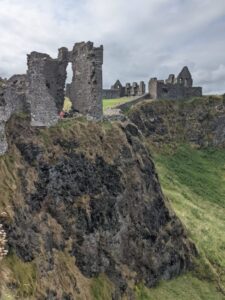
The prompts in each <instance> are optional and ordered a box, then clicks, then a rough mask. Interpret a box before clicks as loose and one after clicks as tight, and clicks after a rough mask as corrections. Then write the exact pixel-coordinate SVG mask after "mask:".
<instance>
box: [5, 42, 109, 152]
mask: <svg viewBox="0 0 225 300" xmlns="http://www.w3.org/2000/svg"><path fill="white" fill-rule="evenodd" d="M69 62H71V63H72V69H73V78H72V83H71V84H70V87H69V91H70V98H71V101H72V104H73V109H74V110H76V111H78V112H80V113H83V114H86V115H87V114H88V115H90V116H92V117H93V118H96V119H100V118H101V117H102V64H103V46H100V47H98V48H95V47H94V46H93V43H91V42H87V43H85V42H82V43H76V44H75V45H74V48H73V50H72V51H69V50H68V49H67V48H65V47H63V48H60V49H59V51H58V57H57V58H56V59H53V58H51V57H50V56H49V55H48V54H45V53H39V52H32V53H31V54H29V55H28V56H27V66H28V70H27V74H24V75H14V76H12V77H11V78H10V79H9V80H3V79H1V78H0V154H4V153H5V152H6V150H7V141H6V137H5V124H6V122H7V121H8V120H9V118H10V117H11V115H12V114H13V113H20V112H26V113H29V114H30V116H31V125H32V126H47V127H49V126H52V125H54V124H56V123H57V121H58V119H59V113H60V111H62V109H63V104H64V98H65V83H66V78H67V66H68V64H69Z"/></svg>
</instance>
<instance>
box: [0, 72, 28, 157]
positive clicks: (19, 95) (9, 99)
mask: <svg viewBox="0 0 225 300" xmlns="http://www.w3.org/2000/svg"><path fill="white" fill-rule="evenodd" d="M26 79H27V78H26V75H14V76H12V77H11V78H10V79H9V80H4V81H2V82H1V84H0V154H4V153H5V152H6V150H7V148H8V144H7V140H6V136H5V124H6V122H7V121H8V120H9V118H10V117H11V115H12V114H13V113H19V112H29V105H28V104H27V101H26V82H27V80H26Z"/></svg>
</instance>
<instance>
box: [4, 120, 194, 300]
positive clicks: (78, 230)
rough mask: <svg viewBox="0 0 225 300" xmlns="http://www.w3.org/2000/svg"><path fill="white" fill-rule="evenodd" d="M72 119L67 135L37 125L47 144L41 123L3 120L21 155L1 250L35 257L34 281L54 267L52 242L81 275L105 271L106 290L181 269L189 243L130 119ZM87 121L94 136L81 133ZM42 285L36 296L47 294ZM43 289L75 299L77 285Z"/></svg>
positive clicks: (117, 292) (150, 281) (187, 263)
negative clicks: (105, 125) (6, 242)
mask: <svg viewBox="0 0 225 300" xmlns="http://www.w3.org/2000/svg"><path fill="white" fill-rule="evenodd" d="M77 122H78V121H77ZM73 126H74V127H73V130H70V131H68V135H67V138H66V140H65V139H64V137H63V135H62V132H61V130H60V128H59V129H57V130H56V131H53V132H52V131H47V129H46V131H45V132H46V134H47V133H48V134H49V136H48V139H47V141H48V143H49V144H47V145H46V144H45V143H44V142H43V140H42V138H41V136H42V135H41V132H43V131H41V132H40V130H38V129H35V128H31V127H29V122H27V123H26V124H24V125H21V124H20V123H18V120H15V119H14V120H11V122H10V123H9V124H8V136H9V139H10V153H11V154H10V155H13V153H14V155H15V153H17V154H16V155H17V156H18V157H20V163H17V164H16V166H15V172H16V174H17V176H18V178H20V179H19V182H18V184H17V185H18V186H17V191H16V192H15V195H14V199H13V207H14V217H13V219H12V222H11V223H9V224H8V225H7V224H6V225H7V226H8V229H7V232H8V238H9V247H10V251H14V252H15V253H16V255H17V256H18V257H19V258H20V259H22V260H23V261H25V262H35V264H36V265H37V282H38V281H40V280H43V278H47V277H48V276H49V275H48V274H51V272H54V270H55V269H56V266H57V263H56V261H55V259H54V257H55V256H54V253H55V251H61V252H67V253H68V255H69V256H70V257H74V258H75V262H76V267H78V269H79V270H80V272H81V273H82V274H83V276H85V278H92V277H95V276H98V275H99V274H102V273H103V274H106V275H107V276H108V278H109V279H110V280H111V281H112V282H113V284H114V286H115V289H114V292H113V294H112V299H120V298H121V296H122V294H123V293H125V292H127V291H128V290H129V289H130V287H131V286H132V285H134V284H137V283H139V282H142V281H143V282H144V283H145V284H146V285H147V286H149V287H151V286H153V285H155V284H156V283H157V282H158V281H159V280H161V279H170V278H172V277H174V276H177V275H179V274H180V273H182V272H184V271H186V270H188V269H189V268H190V267H191V265H192V257H193V255H196V250H195V247H194V245H193V244H192V242H190V241H189V240H188V238H187V236H186V232H185V230H184V228H183V226H182V224H181V222H180V220H179V219H178V218H177V217H176V215H175V214H174V212H173V211H172V210H171V208H170V207H169V204H168V202H167V200H166V199H165V197H164V196H163V194H162V191H161V188H160V184H159V181H158V176H157V174H156V171H155V167H154V164H153V162H152V160H151V158H150V156H149V153H148V152H147V150H146V149H145V147H144V145H143V143H142V141H141V134H140V132H139V131H138V129H137V127H136V126H134V125H132V124H131V123H127V122H125V123H123V124H118V125H115V124H114V125H110V128H108V129H103V127H102V126H103V125H98V124H96V123H85V124H84V123H83V124H80V125H79V124H77V125H76V124H75V125H73ZM76 126H78V127H76ZM93 126H94V129H93ZM10 128H18V131H19V132H18V133H15V132H13V133H10ZM27 128H28V129H27ZM77 128H79V131H78V130H77ZM89 130H93V135H94V137H93V138H94V140H95V144H94V145H92V143H91V139H90V138H88V139H86V138H87V137H86V132H88V131H89ZM64 133H65V131H64ZM44 141H45V142H46V139H44ZM116 141H117V142H116ZM84 145H85V146H84ZM83 146H84V147H83ZM18 198H20V199H22V200H21V201H24V203H23V205H21V202H20V201H18ZM53 225H54V226H53ZM49 272H50V273H49ZM57 276H58V275H56V277H55V278H54V279H51V280H52V282H51V284H52V285H53V286H54V282H56V280H57ZM66 276H72V274H67V275H66ZM69 278H70V277H69ZM51 280H50V279H49V280H48V281H49V284H50V281H51ZM68 280H70V279H68ZM55 284H56V283H55ZM59 284H60V283H59ZM71 284H72V283H71ZM71 286H72V285H71ZM45 288H46V290H45V289H44V288H42V291H37V295H36V299H44V298H43V297H45V299H52V298H51V297H50V296H48V290H47V287H45ZM51 293H54V294H55V295H57V296H56V299H63V297H62V293H67V294H69V293H72V294H71V295H72V296H71V298H69V299H76V296H77V295H79V293H81V288H79V283H77V284H76V289H74V288H73V289H70V288H68V290H65V288H64V287H62V286H57V288H56V287H55V289H53V291H51ZM38 295H39V296H38ZM44 295H45V296H44ZM38 297H40V298H38ZM57 297H58V298H57ZM60 297H61V298H60ZM113 297H114V298H113ZM130 299H131V298H130Z"/></svg>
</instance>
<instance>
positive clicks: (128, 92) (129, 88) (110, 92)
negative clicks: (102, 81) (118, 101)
mask: <svg viewBox="0 0 225 300" xmlns="http://www.w3.org/2000/svg"><path fill="white" fill-rule="evenodd" d="M144 94H145V83H144V81H141V82H140V85H138V83H137V82H133V83H132V85H131V84H130V83H126V85H125V87H124V86H123V85H122V84H121V82H120V81H119V80H117V81H116V82H115V83H114V84H113V85H112V86H111V89H103V92H102V98H103V99H113V98H120V97H130V96H142V95H144Z"/></svg>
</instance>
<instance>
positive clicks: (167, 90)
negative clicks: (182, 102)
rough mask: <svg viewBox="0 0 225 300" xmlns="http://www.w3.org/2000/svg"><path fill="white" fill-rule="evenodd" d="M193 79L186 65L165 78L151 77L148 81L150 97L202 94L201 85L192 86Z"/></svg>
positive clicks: (177, 97)
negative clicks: (176, 74) (176, 72)
mask: <svg viewBox="0 0 225 300" xmlns="http://www.w3.org/2000/svg"><path fill="white" fill-rule="evenodd" d="M192 85H193V80H192V76H191V73H190V71H189V70H188V67H184V68H183V69H182V70H181V72H180V73H179V74H178V76H177V78H176V77H175V75H174V74H170V75H169V77H168V79H167V80H165V81H164V80H157V78H152V79H151V80H150V81H149V95H150V98H151V99H184V98H190V97H195V96H202V88H201V87H193V86H192Z"/></svg>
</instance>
